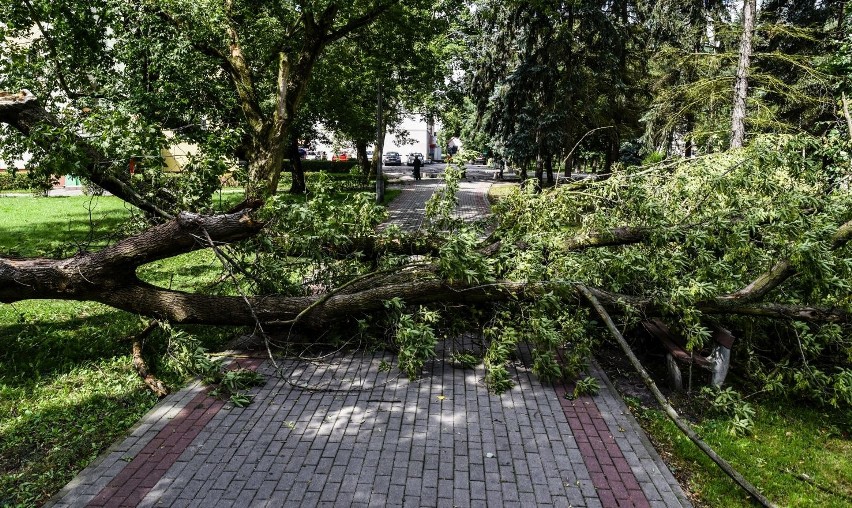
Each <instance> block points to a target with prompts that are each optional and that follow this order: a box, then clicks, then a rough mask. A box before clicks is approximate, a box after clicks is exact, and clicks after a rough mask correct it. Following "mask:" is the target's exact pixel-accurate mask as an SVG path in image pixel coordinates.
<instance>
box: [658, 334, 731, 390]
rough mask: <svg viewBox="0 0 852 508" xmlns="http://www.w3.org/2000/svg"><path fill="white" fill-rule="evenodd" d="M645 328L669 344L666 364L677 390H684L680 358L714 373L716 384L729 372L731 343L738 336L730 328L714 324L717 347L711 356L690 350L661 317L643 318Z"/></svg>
mask: <svg viewBox="0 0 852 508" xmlns="http://www.w3.org/2000/svg"><path fill="white" fill-rule="evenodd" d="M642 326H643V327H644V328H645V330H646V331H647V332H648V333H649V334H651V336H653V337H656V338H657V339H658V340H659V341H660V342H662V343H663V346H665V347H666V349H667V350H668V353H667V354H666V367H667V368H668V373H669V384H670V385H671V387H672V389H674V390H683V376H682V375H681V372H680V367H679V366H678V362H681V363H685V364H687V365H689V364H690V363H692V364H694V365H696V366H698V367H700V368H702V369H704V370H707V371H709V372H710V373H711V374H712V378H711V381H710V383H711V384H712V385H713V386H715V387H721V386H722V384H723V383H724V382H725V377H726V376H727V375H728V367H729V366H730V364H731V347H732V346H733V345H734V336H733V335H732V334H731V332H729V331H728V330H726V329H724V328H721V327H713V328H712V332H713V335H712V337H713V342H714V344H713V347H712V349H711V351H710V354H709V355H707V356H704V355H701V354H698V353H689V352H688V351H686V340H685V339H684V338H683V337H681V336H679V335H677V334H675V333H674V332H672V331H671V330H670V329H669V327H668V326H666V324H665V323H663V321H662V320H661V319H659V318H653V319H649V320H647V321H643V322H642Z"/></svg>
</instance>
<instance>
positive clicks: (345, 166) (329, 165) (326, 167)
mask: <svg viewBox="0 0 852 508" xmlns="http://www.w3.org/2000/svg"><path fill="white" fill-rule="evenodd" d="M357 165H358V162H357V161H355V160H349V161H344V162H331V161H321V160H304V161H302V169H303V170H304V171H305V173H310V172H319V171H325V172H326V173H348V172H349V170H351V169H352V168H353V167H355V166H357Z"/></svg>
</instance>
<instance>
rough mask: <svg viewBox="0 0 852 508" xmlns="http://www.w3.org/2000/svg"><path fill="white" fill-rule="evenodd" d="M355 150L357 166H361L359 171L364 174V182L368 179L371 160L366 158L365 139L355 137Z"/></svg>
mask: <svg viewBox="0 0 852 508" xmlns="http://www.w3.org/2000/svg"><path fill="white" fill-rule="evenodd" d="M355 152H356V153H357V154H358V156H357V157H358V166H359V167H360V168H361V173H362V174H363V175H364V182H365V183H366V182H368V181H369V180H370V165H371V163H372V160H370V159H368V158H367V140H365V139H356V140H355ZM374 153H375V152H374Z"/></svg>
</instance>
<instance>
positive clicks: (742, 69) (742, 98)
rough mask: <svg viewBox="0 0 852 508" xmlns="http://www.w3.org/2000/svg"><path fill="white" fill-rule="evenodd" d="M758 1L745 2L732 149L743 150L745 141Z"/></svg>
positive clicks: (732, 116)
mask: <svg viewBox="0 0 852 508" xmlns="http://www.w3.org/2000/svg"><path fill="white" fill-rule="evenodd" d="M756 10H757V0H743V36H742V39H741V41H740V61H739V63H738V64H737V80H736V82H735V83H734V107H733V112H732V113H731V148H742V146H743V143H744V141H745V116H746V97H747V95H748V68H749V61H750V59H751V38H752V35H753V34H754V16H755V11H756Z"/></svg>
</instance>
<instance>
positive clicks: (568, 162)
mask: <svg viewBox="0 0 852 508" xmlns="http://www.w3.org/2000/svg"><path fill="white" fill-rule="evenodd" d="M573 171H574V157H573V156H570V157H566V158H565V178H571V173H572V172H573Z"/></svg>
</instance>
